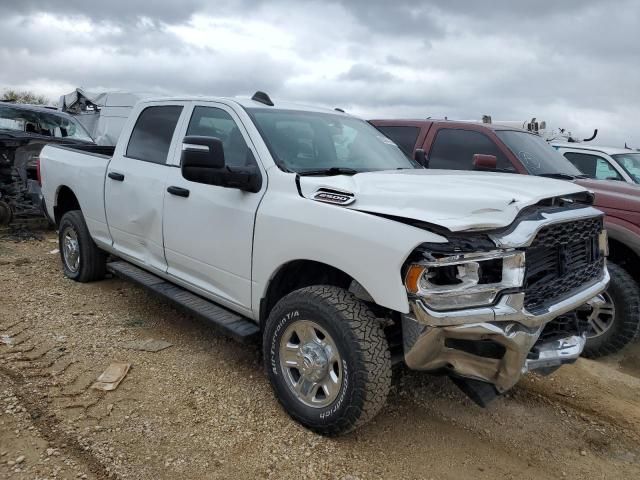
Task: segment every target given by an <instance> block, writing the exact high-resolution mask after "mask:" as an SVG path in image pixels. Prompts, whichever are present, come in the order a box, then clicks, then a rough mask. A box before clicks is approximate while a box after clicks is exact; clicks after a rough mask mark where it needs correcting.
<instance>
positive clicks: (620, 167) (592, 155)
mask: <svg viewBox="0 0 640 480" xmlns="http://www.w3.org/2000/svg"><path fill="white" fill-rule="evenodd" d="M551 145H552V146H553V148H555V149H556V150H558V151H559V152H560V153H562V155H564V156H565V158H566V159H567V160H569V161H570V162H571V163H573V165H574V166H575V167H576V168H577V169H578V170H580V171H581V172H582V173H584V174H585V175H587V176H588V177H589V178H595V179H597V180H620V181H624V182H627V183H633V184H637V183H640V152H639V151H637V150H632V149H629V148H616V147H602V146H598V145H590V144H586V143H552V144H551Z"/></svg>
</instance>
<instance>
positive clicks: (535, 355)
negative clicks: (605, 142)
mask: <svg viewBox="0 0 640 480" xmlns="http://www.w3.org/2000/svg"><path fill="white" fill-rule="evenodd" d="M458 235H459V234H458ZM469 238H472V239H473V240H472V241H470V240H469ZM606 248H607V242H606V232H605V231H604V230H603V218H602V213H601V212H599V211H597V210H595V209H593V208H591V207H589V206H574V207H571V208H564V207H562V208H558V207H548V206H547V207H544V206H539V207H538V208H535V209H532V210H530V211H528V212H523V215H521V216H520V217H519V218H518V219H517V221H516V222H515V223H514V224H513V225H512V226H511V227H509V228H508V229H505V230H503V231H494V232H489V233H470V234H469V235H468V237H467V238H466V239H464V240H463V241H458V240H457V238H456V236H455V235H450V242H449V243H448V244H423V245H421V246H420V247H419V248H418V249H417V250H416V251H415V252H414V254H413V255H412V256H411V257H410V258H409V260H408V261H407V263H406V265H405V267H404V270H403V274H404V278H405V286H406V289H407V292H408V295H409V298H410V305H411V312H410V313H409V314H407V315H404V316H403V319H402V331H403V345H404V359H405V363H406V364H407V365H408V366H409V368H412V369H415V370H427V371H445V372H447V373H448V374H450V375H451V376H452V378H453V379H454V381H455V382H456V383H457V384H458V385H459V386H460V387H461V388H462V389H463V390H464V391H465V392H466V393H468V394H469V396H470V397H471V398H472V399H473V400H475V401H476V402H477V403H479V404H481V405H485V404H486V403H487V402H488V401H490V400H491V399H492V398H493V397H495V396H496V395H497V394H501V393H504V392H506V391H507V390H509V389H510V388H511V387H513V386H514V385H515V384H516V383H517V382H518V380H519V379H520V377H521V376H522V375H523V374H524V373H526V372H528V371H534V370H535V371H538V372H541V373H548V372H550V371H552V370H553V369H555V368H557V367H559V366H560V365H562V364H565V363H571V362H574V361H575V360H576V359H577V358H578V357H579V356H580V354H581V352H582V349H583V347H584V344H585V334H586V331H587V327H588V322H587V320H586V318H584V316H583V315H581V313H580V312H579V311H578V310H579V309H580V307H581V306H582V305H584V304H586V303H587V301H589V300H590V299H591V298H593V297H595V296H596V295H598V294H599V293H600V292H602V291H603V290H604V289H605V288H606V287H607V284H608V282H609V275H608V272H607V270H606V266H605V256H606Z"/></svg>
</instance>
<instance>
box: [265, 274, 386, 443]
mask: <svg viewBox="0 0 640 480" xmlns="http://www.w3.org/2000/svg"><path fill="white" fill-rule="evenodd" d="M263 335H264V337H263V349H264V358H265V367H266V370H267V375H268V376H269V380H270V381H271V385H272V386H273V389H274V391H275V394H276V396H277V398H278V400H279V401H280V403H281V404H282V406H283V407H284V409H285V410H286V411H287V413H288V414H289V415H290V416H291V417H292V418H293V419H294V420H296V421H298V422H299V423H301V424H302V425H304V426H305V427H307V428H309V429H311V430H313V431H315V432H317V433H320V434H324V435H339V434H342V433H346V432H349V431H351V430H354V429H355V428H357V427H358V426H360V425H362V424H364V423H366V422H367V421H368V420H370V419H371V418H373V417H374V416H375V415H376V414H377V413H378V412H379V411H380V409H381V408H382V407H383V406H384V404H385V403H386V399H387V395H388V393H389V388H390V385H391V357H390V353H389V345H388V343H387V339H386V337H385V335H384V332H383V330H382V326H381V325H380V323H379V322H378V320H377V319H376V317H375V315H374V314H373V313H372V312H371V310H370V309H369V308H368V307H367V306H366V304H364V303H363V302H361V301H360V300H358V299H357V298H356V297H354V296H353V294H351V293H349V292H347V291H346V290H344V289H341V288H337V287H332V286H313V287H307V288H303V289H300V290H296V291H294V292H293V293H290V294H289V295H287V296H286V297H284V298H283V299H282V300H280V301H279V302H278V303H277V304H276V306H275V307H274V308H273V310H272V311H271V314H270V315H269V318H268V319H267V322H266V325H265V329H264V334H263Z"/></svg>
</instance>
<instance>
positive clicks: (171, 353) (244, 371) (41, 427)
mask: <svg viewBox="0 0 640 480" xmlns="http://www.w3.org/2000/svg"><path fill="white" fill-rule="evenodd" d="M54 243H55V237H54V236H53V235H52V234H47V235H46V238H45V239H44V240H43V241H31V242H20V243H13V242H0V252H2V254H1V256H0V259H2V260H3V261H4V263H2V264H0V292H2V293H1V296H0V372H4V374H0V382H2V386H1V387H0V392H4V391H7V392H8V393H7V394H6V395H4V394H3V397H2V398H0V400H1V401H2V402H4V403H2V410H1V412H2V413H0V439H2V440H0V441H1V442H4V443H0V448H1V449H3V451H6V452H7V453H6V454H5V456H2V457H0V476H2V475H9V474H12V475H14V476H15V478H37V477H38V475H40V476H46V475H49V476H51V473H50V472H49V470H46V469H44V470H37V471H36V470H32V471H27V470H25V471H24V472H17V473H16V472H14V470H15V465H12V466H10V465H7V461H8V459H14V458H18V457H19V456H20V455H24V456H25V457H26V458H25V460H23V463H24V464H25V465H30V466H35V465H38V463H37V462H44V461H45V458H44V457H45V456H47V454H46V452H47V450H46V449H47V448H57V449H59V451H60V452H61V454H60V458H61V460H60V462H61V464H60V465H59V466H60V467H61V468H63V467H64V468H65V470H64V474H63V473H59V475H58V477H65V476H67V477H70V478H73V477H74V476H76V475H77V474H85V475H88V476H89V478H94V477H95V478H100V477H107V476H110V477H112V478H122V479H125V478H131V479H158V478H194V479H195V478H243V477H244V478H278V479H280V478H309V479H314V478H335V479H349V478H350V479H354V478H358V479H369V478H402V479H414V478H415V479H418V478H427V479H428V478H434V479H435V478H437V479H459V478H478V479H496V478H500V479H502V478H505V479H507V478H518V479H529V478H531V479H545V478H575V479H582V478H612V479H614V478H615V479H617V478H638V477H639V476H640V449H639V448H638V445H639V443H638V441H639V440H640V405H639V404H638V401H637V399H638V398H640V397H639V395H638V394H639V393H640V380H639V379H638V378H635V377H634V376H632V375H628V374H627V373H626V370H625V369H626V368H627V367H623V366H622V365H618V364H616V363H607V362H600V363H597V362H591V361H585V360H580V361H578V362H577V364H576V365H574V366H569V367H563V368H562V369H560V370H559V371H558V372H556V373H555V374H554V375H552V376H550V377H544V378H543V377H537V376H528V377H527V378H526V379H525V380H524V381H523V382H521V383H520V384H519V385H518V386H517V388H516V389H515V390H514V391H512V392H511V393H510V394H509V395H507V396H506V397H504V398H500V399H498V400H497V401H496V402H494V403H493V404H492V405H491V406H490V408H488V409H480V408H479V407H476V406H475V405H473V404H472V403H471V402H470V401H469V400H468V399H467V398H465V397H464V395H463V394H461V393H460V392H459V391H458V390H457V389H456V388H455V387H454V386H453V385H452V384H451V383H450V382H449V381H448V380H447V379H446V378H443V377H433V376H429V375H425V374H420V373H417V372H402V373H401V375H400V377H399V380H398V382H397V386H396V388H395V390H394V392H393V393H392V395H391V398H390V400H389V405H388V406H387V407H386V408H385V409H384V410H383V412H382V413H381V414H380V415H379V416H378V417H377V418H376V419H375V420H374V421H373V422H372V423H371V424H369V425H367V426H365V427H364V428H362V429H360V430H358V431H357V432H355V433H354V434H351V435H347V436H345V437H342V438H338V439H327V438H324V437H319V436H317V435H314V434H313V433H310V432H309V431H307V430H305V429H303V428H301V427H299V426H298V425H297V424H295V423H294V422H292V421H291V420H290V419H289V417H288V416H287V415H286V414H285V413H284V412H283V411H282V410H281V409H280V407H279V405H278V403H277V401H276V400H275V398H274V397H273V394H272V392H271V389H270V386H269V384H268V381H267V379H266V378H265V376H264V374H263V365H262V361H261V359H260V355H259V348H258V346H257V345H254V346H243V345H239V344H237V343H234V342H233V341H231V340H227V339H225V338H223V337H221V336H219V335H217V334H215V333H214V332H212V331H211V330H210V329H209V328H207V327H206V326H204V325H202V324H200V323H198V322H196V321H194V320H192V319H191V318H190V317H188V316H185V315H184V314H182V313H179V312H178V311H176V310H174V309H172V308H171V307H169V306H167V305H165V304H163V303H161V302H159V301H158V300H157V299H156V298H155V297H152V296H149V295H148V294H146V293H145V292H144V291H143V290H141V289H138V288H137V287H135V286H133V285H132V284H129V283H126V282H123V281H120V280H117V279H109V280H105V281H102V282H97V283H92V284H78V283H75V282H72V281H70V280H68V279H66V278H64V277H63V275H62V273H61V270H60V265H59V257H58V255H53V254H49V252H50V251H51V250H52V249H54V248H56V246H55V245H54ZM20 258H27V259H29V262H25V263H23V262H21V261H18V262H15V260H16V259H20ZM1 339H4V340H1ZM7 339H10V340H8V342H9V343H7V342H6V340H7ZM148 339H155V340H162V341H165V342H169V343H171V344H172V346H171V348H166V349H163V350H160V351H157V352H149V351H140V350H132V349H130V348H129V347H130V346H131V344H132V342H141V341H145V340H148ZM113 362H126V363H130V364H131V369H130V371H129V372H128V373H127V376H126V377H125V378H124V380H123V381H122V383H121V384H120V385H119V386H118V388H117V389H116V390H114V391H111V392H102V391H98V390H95V389H91V388H90V386H91V385H92V384H93V382H95V380H96V379H97V377H98V376H99V375H100V374H101V373H102V372H103V371H104V370H105V369H106V368H107V367H108V366H109V365H110V364H111V363H113ZM5 378H6V379H9V380H7V381H5ZM6 383H10V386H9V387H6V389H5V384H6ZM7 397H9V398H11V399H13V398H14V397H15V400H10V401H9V404H10V405H14V404H15V405H18V406H21V407H24V409H25V411H24V412H22V411H21V412H20V413H19V415H24V416H25V418H24V419H23V420H20V421H22V422H24V423H23V424H22V426H21V427H15V425H16V423H15V422H16V421H17V420H16V417H15V415H14V413H6V407H5V404H6V401H5V400H4V398H7ZM12 409H13V407H11V408H10V409H9V410H11V411H12V412H13V410H12ZM27 416H28V418H27ZM29 418H31V420H29ZM39 418H43V419H46V421H40V420H38V419H39ZM30 426H32V427H33V428H32V429H31V430H29V427H30ZM16 429H17V430H19V432H20V435H23V436H24V438H27V439H28V440H27V443H26V444H19V443H16V442H15V441H14V437H13V435H14V434H13V433H12V432H15V430H16ZM30 432H31V433H30ZM31 435H33V438H31ZM5 439H7V440H5ZM32 443H34V444H35V445H33V446H32V447H28V448H27V446H26V445H27V444H29V445H31V444H32ZM62 445H65V446H64V447H63V446H62ZM30 448H32V449H33V452H32V453H29V452H31V450H29V449H30ZM43 449H44V450H43ZM23 452H27V453H23ZM43 452H44V454H43ZM1 453H2V451H0V454H1ZM52 456H54V455H50V456H48V458H51V457H52ZM56 458H58V456H56ZM65 460H68V462H74V464H73V466H72V467H71V466H69V465H67V463H65ZM49 462H57V460H56V459H53V460H49ZM52 465H53V464H52ZM38 468H40V467H38ZM43 468H44V467H43ZM51 471H53V470H51ZM36 472H37V474H36ZM48 472H49V473H48ZM60 472H62V470H60ZM12 478H13V477H12Z"/></svg>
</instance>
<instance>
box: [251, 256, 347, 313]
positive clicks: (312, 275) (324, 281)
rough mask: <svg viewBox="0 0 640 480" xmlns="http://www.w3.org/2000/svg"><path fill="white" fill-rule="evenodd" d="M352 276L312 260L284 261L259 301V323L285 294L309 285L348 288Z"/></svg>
mask: <svg viewBox="0 0 640 480" xmlns="http://www.w3.org/2000/svg"><path fill="white" fill-rule="evenodd" d="M352 281H353V278H351V277H350V276H349V275H348V274H346V273H344V272H343V271H342V270H339V269H337V268H335V267H332V266H330V265H327V264H324V263H321V262H315V261H313V260H294V261H292V262H289V263H286V264H285V265H283V266H282V267H280V269H279V270H278V272H277V273H276V274H275V276H274V277H273V278H272V279H271V281H270V282H269V286H268V288H267V293H266V295H265V296H264V298H263V299H262V300H261V302H260V323H261V324H262V322H264V320H266V318H267V317H268V316H269V313H270V312H271V309H272V308H273V307H274V306H275V304H276V303H278V301H279V300H280V299H281V298H282V297H284V296H285V295H287V294H289V293H291V292H293V291H294V290H298V289H300V288H304V287H309V286H311V285H333V286H336V287H341V288H345V289H346V288H349V286H350V285H351V282H352Z"/></svg>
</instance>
